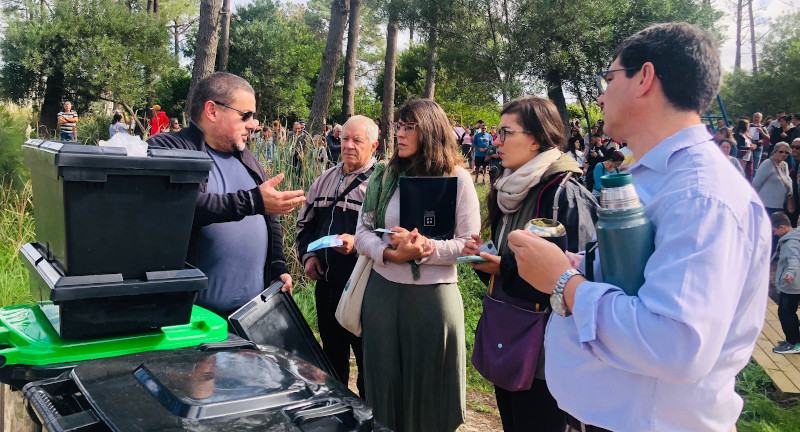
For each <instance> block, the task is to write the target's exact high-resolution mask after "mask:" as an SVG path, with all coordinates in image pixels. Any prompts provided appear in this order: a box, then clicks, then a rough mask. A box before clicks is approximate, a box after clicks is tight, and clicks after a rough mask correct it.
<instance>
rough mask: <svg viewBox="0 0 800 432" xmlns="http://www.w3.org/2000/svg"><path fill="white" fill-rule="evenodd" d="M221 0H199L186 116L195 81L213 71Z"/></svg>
mask: <svg viewBox="0 0 800 432" xmlns="http://www.w3.org/2000/svg"><path fill="white" fill-rule="evenodd" d="M220 2H221V0H200V20H199V21H198V24H197V26H198V31H197V50H196V51H195V56H194V66H193V67H192V82H191V84H189V94H188V96H187V98H186V109H185V112H186V116H187V117H191V112H190V110H191V107H192V93H194V89H195V87H197V83H199V82H200V81H202V80H203V78H205V77H207V76H209V75H211V74H212V73H213V72H214V58H215V57H216V56H217V40H218V35H217V23H219V10H220V6H221V3H220Z"/></svg>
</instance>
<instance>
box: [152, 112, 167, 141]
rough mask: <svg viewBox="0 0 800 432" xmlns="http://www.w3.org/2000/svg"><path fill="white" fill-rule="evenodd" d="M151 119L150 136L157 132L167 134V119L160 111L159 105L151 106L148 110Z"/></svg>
mask: <svg viewBox="0 0 800 432" xmlns="http://www.w3.org/2000/svg"><path fill="white" fill-rule="evenodd" d="M150 110H151V111H152V114H153V118H152V119H150V136H153V135H155V134H157V133H159V132H167V131H168V130H169V117H167V115H166V114H165V113H164V111H161V105H153V107H152V108H150Z"/></svg>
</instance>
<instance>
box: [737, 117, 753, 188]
mask: <svg viewBox="0 0 800 432" xmlns="http://www.w3.org/2000/svg"><path fill="white" fill-rule="evenodd" d="M733 139H734V140H736V147H737V148H738V149H739V152H738V154H737V155H736V157H737V158H738V159H739V163H741V164H742V169H744V174H745V177H746V178H747V179H748V180H753V150H755V149H756V145H755V144H754V143H753V139H752V138H751V137H750V120H747V119H745V118H741V119H739V121H738V122H737V123H736V127H735V128H733Z"/></svg>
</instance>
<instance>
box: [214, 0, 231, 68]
mask: <svg viewBox="0 0 800 432" xmlns="http://www.w3.org/2000/svg"><path fill="white" fill-rule="evenodd" d="M230 36H231V0H222V11H221V12H220V17H219V53H217V70H218V71H221V72H225V71H227V70H228V53H229V52H230V46H231V42H230Z"/></svg>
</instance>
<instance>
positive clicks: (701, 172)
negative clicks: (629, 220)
mask: <svg viewBox="0 0 800 432" xmlns="http://www.w3.org/2000/svg"><path fill="white" fill-rule="evenodd" d="M609 69H610V70H609V71H606V72H602V73H600V74H598V84H599V87H600V90H601V92H603V94H602V95H601V96H600V98H599V100H598V102H599V104H600V106H601V107H602V108H603V112H604V119H605V132H606V133H607V134H609V135H611V136H613V137H615V138H616V139H619V140H622V141H625V142H627V143H628V146H629V147H630V148H631V150H632V151H633V154H634V156H635V157H636V160H637V162H636V163H635V164H634V165H633V166H632V167H631V168H630V169H629V172H630V174H631V175H632V176H633V184H634V187H635V188H636V191H637V192H638V195H639V198H640V200H641V202H642V204H643V205H644V212H645V214H646V215H647V217H648V218H649V219H650V221H651V222H652V224H653V227H654V229H655V251H654V252H653V254H652V255H651V256H650V258H649V259H648V261H647V264H646V267H645V269H644V280H645V281H644V283H643V284H642V286H641V287H639V291H638V294H637V295H636V296H628V295H626V294H625V293H624V292H623V291H622V290H621V289H620V288H619V287H616V286H614V285H611V284H608V283H603V282H602V281H601V279H602V276H601V275H599V272H600V271H601V270H600V266H599V265H598V264H599V263H598V262H597V261H596V262H595V265H594V267H593V268H594V274H595V275H596V276H599V277H597V278H596V280H595V281H589V280H587V279H586V278H585V277H584V276H583V275H582V274H581V271H579V270H578V269H574V268H573V266H572V265H571V260H570V258H575V257H567V256H565V254H564V253H563V252H561V250H560V249H559V248H558V247H557V246H556V245H555V244H553V243H549V242H547V241H545V240H543V239H540V238H537V237H533V236H531V235H528V233H527V231H514V232H512V233H511V234H510V235H509V246H510V247H511V249H512V250H513V251H514V252H515V254H516V257H517V264H518V268H519V269H520V275H521V276H522V278H523V279H525V280H526V281H527V282H529V283H530V284H531V285H532V286H534V287H536V289H538V290H540V291H543V292H545V293H551V294H552V297H551V305H552V307H553V312H554V313H553V315H552V316H551V319H550V322H549V324H548V326H547V335H546V340H545V346H546V347H547V349H546V350H545V351H546V353H545V360H546V361H545V364H546V367H545V369H546V376H547V384H548V387H549V388H550V391H551V392H552V394H553V396H554V397H555V398H556V400H557V401H558V406H559V407H560V408H562V409H563V410H564V411H565V412H566V413H567V414H568V424H569V425H570V427H571V428H572V429H574V430H583V431H603V430H614V431H701V430H702V431H720V432H726V431H731V430H734V429H735V424H736V421H737V419H738V417H739V414H740V413H741V410H742V405H743V403H742V398H741V397H739V395H737V394H736V391H735V389H734V386H735V383H736V375H737V374H738V373H739V371H741V370H742V368H744V367H745V366H746V365H747V363H748V361H749V360H750V356H751V354H752V352H753V347H754V346H755V342H756V339H757V338H758V336H759V333H760V331H761V327H762V326H763V324H764V315H765V312H766V300H767V283H768V279H769V259H770V257H769V251H770V247H771V234H770V220H769V217H768V216H767V214H766V212H765V211H764V207H763V205H762V203H761V200H759V198H758V196H757V195H756V194H755V192H754V191H753V189H752V188H751V187H750V186H749V184H748V183H747V181H746V180H745V179H744V178H742V177H741V176H740V175H738V174H736V172H735V171H734V168H733V167H732V166H731V164H730V162H728V161H727V160H726V158H725V157H724V155H722V154H720V151H719V150H718V149H717V147H716V145H715V144H714V142H713V141H712V140H711V136H710V135H709V134H708V131H707V130H706V127H705V126H704V125H703V124H702V122H701V120H700V113H701V112H705V110H706V108H707V107H708V106H709V104H710V103H711V101H712V99H713V98H714V97H715V96H716V95H717V92H718V91H719V86H720V63H719V53H718V49H717V44H716V42H715V40H714V37H713V36H712V35H711V34H710V33H709V32H707V31H703V30H700V29H697V28H695V27H693V26H691V25H689V24H685V23H670V24H658V25H654V26H651V27H648V28H646V29H644V30H642V31H640V32H639V33H637V34H635V35H634V36H632V37H630V38H629V39H627V40H626V41H624V42H623V43H622V44H621V45H620V46H619V47H618V48H617V50H616V53H615V54H614V59H613V63H612V64H611V67H610V68H609ZM642 125H647V127H642ZM721 179H725V180H724V181H721ZM612 247H613V248H617V249H620V250H624V248H625V244H624V243H623V244H620V245H616V244H614V245H613V246H612ZM602 259H603V257H602V256H600V257H598V261H602ZM575 261H578V260H573V262H575ZM584 266H585V263H581V265H580V266H579V267H584Z"/></svg>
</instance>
